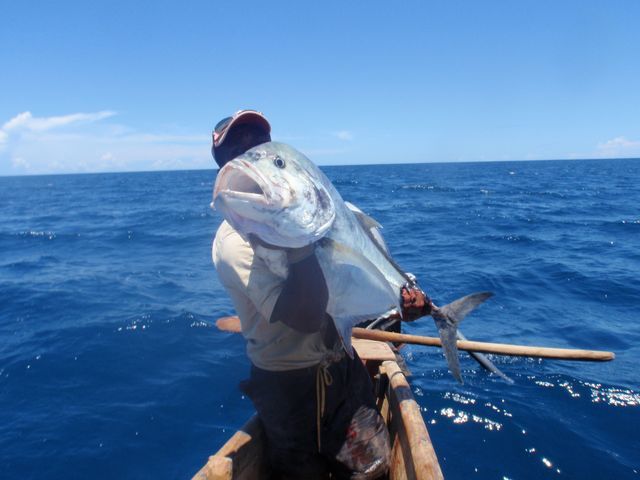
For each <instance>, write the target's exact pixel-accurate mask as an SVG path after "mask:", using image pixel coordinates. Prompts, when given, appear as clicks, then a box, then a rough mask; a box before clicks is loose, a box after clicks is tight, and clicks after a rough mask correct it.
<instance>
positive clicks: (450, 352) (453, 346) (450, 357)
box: [431, 292, 493, 383]
mask: <svg viewBox="0 0 640 480" xmlns="http://www.w3.org/2000/svg"><path fill="white" fill-rule="evenodd" d="M492 296H493V293H491V292H478V293H472V294H471V295H466V296H464V297H462V298H459V299H457V300H454V301H453V302H451V303H449V304H447V305H445V306H443V307H436V308H434V310H433V311H432V312H431V316H432V317H433V319H434V321H435V322H436V326H437V327H438V333H439V334H440V340H441V341H442V350H443V351H444V356H445V358H446V359H447V364H448V365H449V370H450V371H451V375H453V377H454V378H455V379H456V380H457V381H458V382H460V383H463V381H462V375H461V374H460V360H459V359H458V344H457V336H458V324H459V323H460V322H461V321H462V319H463V318H464V317H466V316H467V315H468V314H469V313H470V312H471V311H473V310H474V309H475V308H476V307H478V305H480V304H481V303H483V302H484V301H485V300H487V299H488V298H489V297H492Z"/></svg>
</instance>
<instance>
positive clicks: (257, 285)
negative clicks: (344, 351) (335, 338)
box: [211, 221, 328, 371]
mask: <svg viewBox="0 0 640 480" xmlns="http://www.w3.org/2000/svg"><path fill="white" fill-rule="evenodd" d="M211 256H212V259H213V263H214V265H215V267H216V270H217V272H218V277H219V278H220V282H221V283H222V285H223V286H224V287H225V289H226V291H227V293H228V294H229V296H230V297H231V300H232V301H233V305H234V307H235V309H236V312H237V313H238V316H239V317H240V323H241V326H242V334H243V336H244V338H245V339H246V340H247V355H248V356H249V359H250V360H251V362H252V363H253V364H254V365H255V366H257V367H258V368H262V369H264V370H272V371H284V370H293V369H297V368H305V367H311V366H313V365H317V364H318V363H320V362H321V361H322V360H323V359H324V357H325V356H326V355H327V353H328V352H327V348H326V347H325V346H324V343H323V341H322V336H321V334H320V333H319V332H318V333H312V334H304V333H300V332H297V331H296V330H293V329H292V328H290V327H288V326H287V325H285V324H284V323H282V322H274V323H270V322H269V319H270V318H271V313H272V312H273V308H274V307H275V304H276V301H277V300H278V297H279V295H280V292H281V291H282V287H283V285H284V278H283V276H282V275H277V274H276V273H274V272H273V271H272V270H271V269H270V268H269V267H268V265H267V263H266V262H265V260H264V259H263V258H261V257H260V256H259V255H256V254H255V252H254V250H253V249H252V248H251V245H250V244H249V243H248V242H247V241H245V240H244V239H243V238H242V237H241V236H240V234H239V233H238V232H237V231H235V230H234V229H233V227H231V225H229V224H228V223H227V222H226V221H224V222H222V224H221V225H220V228H218V231H217V233H216V236H215V239H214V241H213V246H212V250H211Z"/></svg>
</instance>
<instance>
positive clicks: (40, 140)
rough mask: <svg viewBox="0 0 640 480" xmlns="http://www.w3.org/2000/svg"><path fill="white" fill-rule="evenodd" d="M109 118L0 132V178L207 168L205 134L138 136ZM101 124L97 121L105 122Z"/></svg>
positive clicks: (62, 119) (28, 122) (46, 120)
mask: <svg viewBox="0 0 640 480" xmlns="http://www.w3.org/2000/svg"><path fill="white" fill-rule="evenodd" d="M114 115H115V113H114V112H112V111H109V110H103V111H100V112H94V113H72V114H68V115H60V116H52V117H34V116H33V115H32V114H31V113H30V112H28V111H27V112H23V113H20V114H18V115H16V116H14V117H13V118H11V119H10V120H8V121H7V122H5V123H4V124H2V127H1V128H0V175H15V174H23V173H31V174H45V173H74V172H101V171H132V170H158V169H175V168H213V167H214V166H215V164H214V162H213V159H212V158H211V153H210V145H209V142H210V138H209V134H208V132H207V133H204V132H203V133H202V134H201V135H192V134H182V132H181V133H180V134H176V133H175V132H172V131H165V132H160V133H157V132H139V131H136V130H135V129H134V128H132V127H131V126H127V125H121V124H116V123H114V122H113V121H109V120H108V119H109V118H110V117H113V116H114ZM105 119H107V121H101V120H105Z"/></svg>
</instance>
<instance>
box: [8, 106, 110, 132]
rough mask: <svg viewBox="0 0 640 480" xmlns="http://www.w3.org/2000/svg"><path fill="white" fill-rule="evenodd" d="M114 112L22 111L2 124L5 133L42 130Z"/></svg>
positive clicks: (81, 121) (99, 117)
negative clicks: (51, 114) (41, 114)
mask: <svg viewBox="0 0 640 480" xmlns="http://www.w3.org/2000/svg"><path fill="white" fill-rule="evenodd" d="M115 114H116V112H112V111H110V110H103V111H101V112H95V113H72V114H69V115H61V116H57V117H34V116H33V115H32V114H31V112H22V113H19V114H18V115H16V116H15V117H13V118H12V119H11V120H9V121H8V122H6V123H5V124H4V125H3V126H2V131H4V132H5V134H6V133H7V132H9V131H11V130H17V129H25V130H30V131H32V132H44V131H46V130H50V129H52V128H56V127H63V126H66V125H71V124H73V123H91V122H97V121H99V120H103V119H105V118H109V117H112V116H114V115H115Z"/></svg>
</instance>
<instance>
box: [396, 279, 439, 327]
mask: <svg viewBox="0 0 640 480" xmlns="http://www.w3.org/2000/svg"><path fill="white" fill-rule="evenodd" d="M400 295H401V297H402V320H404V321H405V322H412V321H414V320H417V319H418V318H420V317H423V316H425V315H429V313H431V308H432V305H431V299H430V298H429V297H428V296H427V295H426V294H425V293H424V292H423V291H422V290H420V289H419V288H418V287H407V286H405V287H402V290H400Z"/></svg>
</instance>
